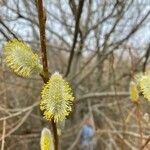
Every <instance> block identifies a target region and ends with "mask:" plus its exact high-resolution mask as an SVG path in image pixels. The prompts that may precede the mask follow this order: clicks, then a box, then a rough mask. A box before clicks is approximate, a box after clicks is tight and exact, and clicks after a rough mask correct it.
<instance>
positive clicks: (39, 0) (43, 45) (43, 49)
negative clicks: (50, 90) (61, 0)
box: [37, 0, 49, 82]
mask: <svg viewBox="0 0 150 150" xmlns="http://www.w3.org/2000/svg"><path fill="white" fill-rule="evenodd" d="M37 9H38V19H39V30H40V45H41V56H42V63H43V72H44V82H47V81H48V79H49V77H48V63H47V52H46V38H45V23H46V15H45V13H44V8H43V1H42V0H37Z"/></svg>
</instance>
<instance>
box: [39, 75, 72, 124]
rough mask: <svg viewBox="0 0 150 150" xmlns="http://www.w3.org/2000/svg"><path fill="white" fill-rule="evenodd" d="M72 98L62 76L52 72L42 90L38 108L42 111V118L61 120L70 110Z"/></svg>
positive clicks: (70, 91)
mask: <svg viewBox="0 0 150 150" xmlns="http://www.w3.org/2000/svg"><path fill="white" fill-rule="evenodd" d="M73 100H74V97H73V93H72V90H71V88H70V86H69V84H68V82H66V81H65V80H64V79H63V78H62V76H61V75H60V74H59V73H58V72H56V73H54V74H53V75H52V76H51V78H50V80H49V81H48V83H47V84H45V86H44V88H43V91H42V100H41V103H40V109H41V111H43V112H44V114H43V115H44V118H45V119H47V120H51V119H52V118H54V121H55V122H58V121H62V120H64V119H65V118H66V116H68V115H69V113H70V112H71V110H72V109H71V106H72V102H73Z"/></svg>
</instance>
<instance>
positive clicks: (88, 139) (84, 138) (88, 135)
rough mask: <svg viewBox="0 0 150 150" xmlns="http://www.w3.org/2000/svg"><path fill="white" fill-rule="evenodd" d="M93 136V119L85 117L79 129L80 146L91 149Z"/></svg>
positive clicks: (83, 149)
mask: <svg viewBox="0 0 150 150" xmlns="http://www.w3.org/2000/svg"><path fill="white" fill-rule="evenodd" d="M93 136H94V128H93V121H92V118H91V117H88V118H86V119H85V122H84V125H83V127H82V131H81V141H80V144H81V148H82V150H93V149H94V143H93Z"/></svg>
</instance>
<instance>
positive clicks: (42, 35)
mask: <svg viewBox="0 0 150 150" xmlns="http://www.w3.org/2000/svg"><path fill="white" fill-rule="evenodd" d="M37 9H38V19H39V30H40V45H41V56H42V64H43V74H42V79H43V81H44V83H47V82H48V80H49V74H48V62H47V52H46V38H45V23H46V15H45V13H44V8H43V1H42V0H37ZM51 123H52V128H53V134H54V147H55V150H58V145H59V139H58V135H57V127H56V123H55V122H54V119H52V122H51Z"/></svg>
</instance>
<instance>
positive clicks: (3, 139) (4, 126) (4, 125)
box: [1, 119, 6, 150]
mask: <svg viewBox="0 0 150 150" xmlns="http://www.w3.org/2000/svg"><path fill="white" fill-rule="evenodd" d="M5 132H6V120H5V119H4V121H3V134H2V145H1V150H4V145H5Z"/></svg>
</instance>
